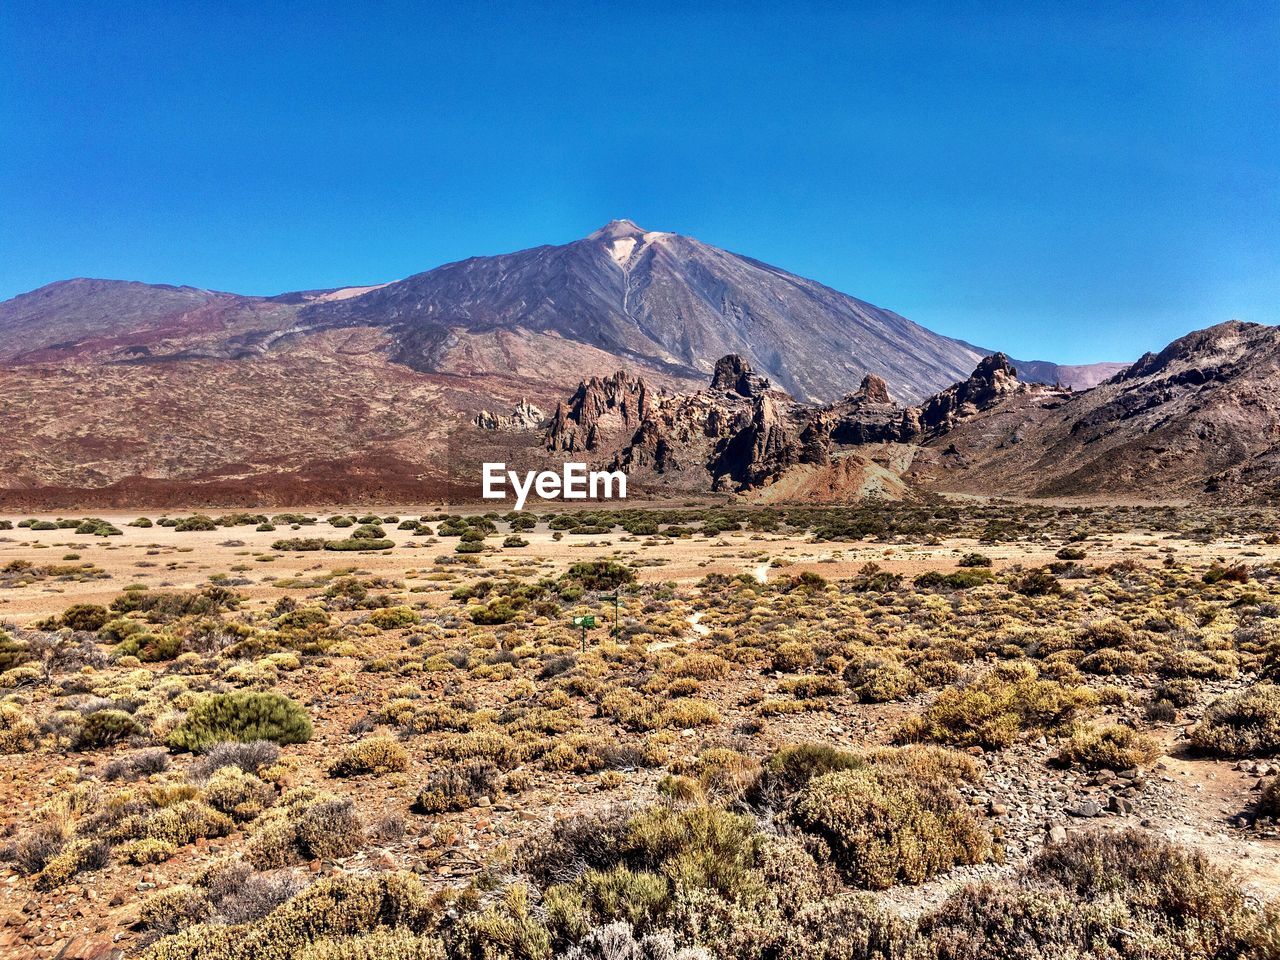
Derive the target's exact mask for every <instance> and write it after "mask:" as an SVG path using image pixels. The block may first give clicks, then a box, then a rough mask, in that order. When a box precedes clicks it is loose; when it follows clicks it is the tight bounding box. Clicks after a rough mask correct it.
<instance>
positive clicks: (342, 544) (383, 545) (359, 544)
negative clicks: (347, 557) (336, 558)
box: [324, 537, 395, 551]
mask: <svg viewBox="0 0 1280 960" xmlns="http://www.w3.org/2000/svg"><path fill="white" fill-rule="evenodd" d="M394 546H395V542H394V541H392V540H371V539H366V538H357V537H351V538H348V539H346V540H326V541H325V542H324V548H325V549H326V550H337V551H356V550H390V549H391V548H392V547H394Z"/></svg>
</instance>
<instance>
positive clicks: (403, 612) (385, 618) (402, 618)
mask: <svg viewBox="0 0 1280 960" xmlns="http://www.w3.org/2000/svg"><path fill="white" fill-rule="evenodd" d="M420 619H421V618H420V617H419V616H418V614H417V612H416V611H415V610H413V609H412V608H410V607H380V608H379V609H377V610H375V611H373V613H371V614H369V620H368V622H369V623H370V624H372V625H373V626H375V627H377V628H378V629H379V630H398V629H400V628H401V627H409V626H412V625H413V624H415V623H417V622H418V621H419V620H420Z"/></svg>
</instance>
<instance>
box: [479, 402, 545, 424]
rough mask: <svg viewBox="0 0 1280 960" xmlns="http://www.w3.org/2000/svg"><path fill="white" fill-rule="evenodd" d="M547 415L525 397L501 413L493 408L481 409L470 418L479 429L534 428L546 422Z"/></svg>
mask: <svg viewBox="0 0 1280 960" xmlns="http://www.w3.org/2000/svg"><path fill="white" fill-rule="evenodd" d="M546 419H547V415H546V414H545V413H543V412H542V410H541V409H540V408H539V407H536V406H534V405H533V404H532V403H530V402H529V401H528V400H526V399H525V398H523V397H521V398H520V401H519V402H518V403H517V404H516V405H515V407H514V408H512V411H511V413H510V414H507V415H503V414H500V413H497V412H496V411H493V410H481V411H480V412H479V413H477V414H476V415H475V416H474V417H472V418H471V424H472V426H476V427H479V428H480V429H481V430H535V429H537V428H538V427H540V426H542V424H544V423H545V422H546Z"/></svg>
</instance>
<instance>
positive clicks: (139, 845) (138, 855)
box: [115, 837, 178, 866]
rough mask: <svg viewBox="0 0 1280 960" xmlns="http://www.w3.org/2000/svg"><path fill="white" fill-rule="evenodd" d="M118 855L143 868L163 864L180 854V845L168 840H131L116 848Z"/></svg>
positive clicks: (149, 838) (145, 838)
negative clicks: (152, 864) (151, 864)
mask: <svg viewBox="0 0 1280 960" xmlns="http://www.w3.org/2000/svg"><path fill="white" fill-rule="evenodd" d="M115 852H116V853H118V854H119V855H120V856H121V857H123V858H124V859H125V860H128V861H129V862H130V863H132V864H136V865H138V866H142V865H144V864H148V863H163V862H164V861H166V860H168V859H169V858H170V857H172V856H173V855H174V854H176V853H177V852H178V845H177V844H176V843H171V842H170V841H168V840H157V839H155V838H154V837H144V838H143V839H141V840H130V841H129V842H128V843H124V844H121V845H120V846H118V847H116V851H115Z"/></svg>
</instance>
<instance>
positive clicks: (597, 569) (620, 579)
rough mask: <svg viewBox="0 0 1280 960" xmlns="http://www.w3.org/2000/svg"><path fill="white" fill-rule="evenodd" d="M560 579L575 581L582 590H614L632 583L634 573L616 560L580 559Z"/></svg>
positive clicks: (634, 576) (634, 577)
mask: <svg viewBox="0 0 1280 960" xmlns="http://www.w3.org/2000/svg"><path fill="white" fill-rule="evenodd" d="M562 579H564V580H572V581H576V582H577V583H578V584H579V585H581V587H582V589H583V590H616V589H617V588H618V587H622V586H626V585H627V584H629V583H634V582H635V579H636V573H635V571H634V570H632V569H631V568H630V567H628V566H626V565H625V564H622V563H618V562H617V561H616V560H582V561H579V562H578V563H575V564H573V566H571V567H570V568H569V570H568V572H566V573H565V574H564V576H563V578H562Z"/></svg>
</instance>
